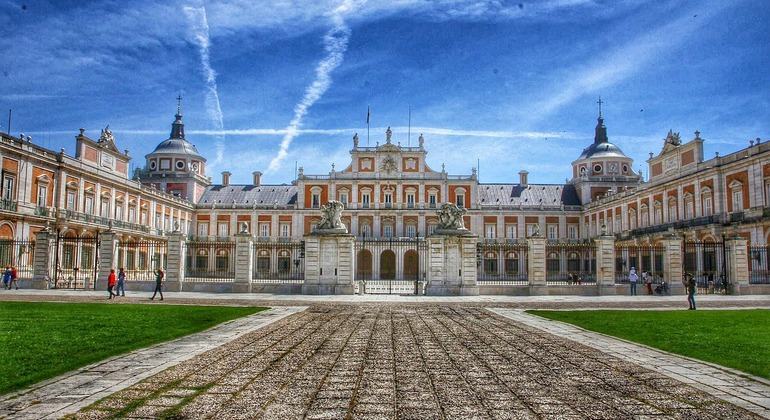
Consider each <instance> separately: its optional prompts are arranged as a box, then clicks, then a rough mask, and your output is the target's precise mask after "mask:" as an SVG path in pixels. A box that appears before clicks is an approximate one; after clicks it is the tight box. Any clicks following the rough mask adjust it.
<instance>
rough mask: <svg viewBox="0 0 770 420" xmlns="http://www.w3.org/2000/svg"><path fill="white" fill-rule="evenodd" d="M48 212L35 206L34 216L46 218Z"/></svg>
mask: <svg viewBox="0 0 770 420" xmlns="http://www.w3.org/2000/svg"><path fill="white" fill-rule="evenodd" d="M48 214H49V211H48V209H47V208H45V207H41V206H35V216H43V217H48Z"/></svg>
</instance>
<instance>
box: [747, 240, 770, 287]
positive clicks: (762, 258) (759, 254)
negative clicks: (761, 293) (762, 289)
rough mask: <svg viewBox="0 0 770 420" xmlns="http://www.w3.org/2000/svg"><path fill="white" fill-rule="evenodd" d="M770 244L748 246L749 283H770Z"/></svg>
mask: <svg viewBox="0 0 770 420" xmlns="http://www.w3.org/2000/svg"><path fill="white" fill-rule="evenodd" d="M768 251H770V246H752V247H749V284H770V261H769V260H768V257H770V252H768Z"/></svg>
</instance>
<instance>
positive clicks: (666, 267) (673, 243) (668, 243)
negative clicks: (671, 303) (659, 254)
mask: <svg viewBox="0 0 770 420" xmlns="http://www.w3.org/2000/svg"><path fill="white" fill-rule="evenodd" d="M661 242H663V247H664V249H665V252H664V253H663V273H664V276H665V277H664V280H665V281H666V283H668V290H669V292H670V293H671V294H672V295H682V294H684V293H685V289H684V248H683V238H681V237H679V236H677V235H674V234H672V235H669V236H666V237H665V238H663V239H661Z"/></svg>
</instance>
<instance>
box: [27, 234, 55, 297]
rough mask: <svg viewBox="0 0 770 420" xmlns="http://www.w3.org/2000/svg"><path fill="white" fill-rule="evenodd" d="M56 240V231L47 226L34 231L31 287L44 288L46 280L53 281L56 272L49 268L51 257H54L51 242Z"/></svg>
mask: <svg viewBox="0 0 770 420" xmlns="http://www.w3.org/2000/svg"><path fill="white" fill-rule="evenodd" d="M55 241H56V233H53V232H51V230H50V229H48V228H47V227H46V228H45V229H43V230H41V231H38V232H35V256H34V261H33V264H34V265H33V267H32V286H31V287H32V288H33V289H46V288H47V287H48V284H47V283H46V282H47V281H54V279H55V278H56V273H54V272H53V270H51V268H52V267H53V259H54V258H56V257H55V254H54V252H51V251H52V250H53V243H54V242H55Z"/></svg>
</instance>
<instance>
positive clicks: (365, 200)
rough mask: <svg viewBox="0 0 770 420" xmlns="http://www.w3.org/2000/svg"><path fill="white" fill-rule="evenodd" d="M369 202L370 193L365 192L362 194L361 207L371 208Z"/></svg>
mask: <svg viewBox="0 0 770 420" xmlns="http://www.w3.org/2000/svg"><path fill="white" fill-rule="evenodd" d="M369 203H370V201H369V193H366V194H363V195H362V196H361V207H362V208H365V209H368V208H369Z"/></svg>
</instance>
